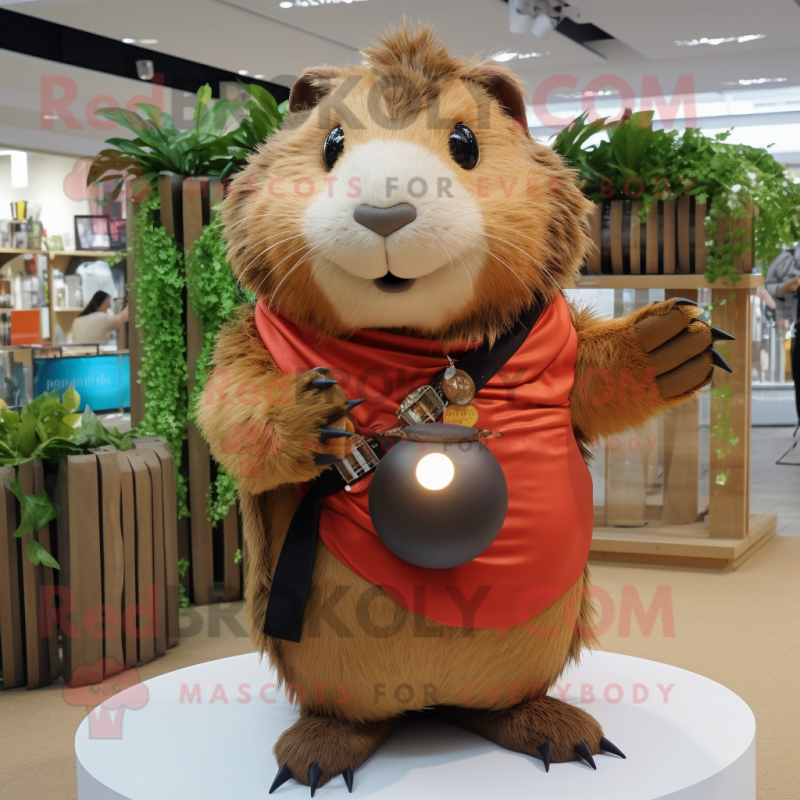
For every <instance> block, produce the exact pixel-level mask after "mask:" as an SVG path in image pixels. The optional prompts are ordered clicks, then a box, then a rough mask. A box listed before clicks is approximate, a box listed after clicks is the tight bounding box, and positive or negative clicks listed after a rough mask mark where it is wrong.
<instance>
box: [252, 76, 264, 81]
mask: <svg viewBox="0 0 800 800" xmlns="http://www.w3.org/2000/svg"><path fill="white" fill-rule="evenodd" d="M253 77H254V78H256V79H257V80H259V81H263V80H264V76H263V75H253Z"/></svg>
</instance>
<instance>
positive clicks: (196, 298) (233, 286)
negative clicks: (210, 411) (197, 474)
mask: <svg viewBox="0 0 800 800" xmlns="http://www.w3.org/2000/svg"><path fill="white" fill-rule="evenodd" d="M186 282H187V289H188V294H189V302H190V303H191V305H192V309H193V310H194V313H195V314H196V315H197V319H198V321H199V322H200V327H201V328H202V330H203V347H202V349H201V351H200V356H199V357H198V359H197V364H196V366H195V375H194V377H195V381H196V383H195V388H194V391H193V394H192V397H191V398H190V405H189V407H190V409H191V412H190V413H191V414H192V419H194V418H195V410H196V406H197V403H198V402H199V401H200V398H201V397H202V396H203V392H204V391H205V387H206V380H207V378H208V367H209V363H210V361H211V355H212V352H213V349H214V339H215V337H216V335H217V331H218V330H219V329H220V327H221V326H222V325H223V323H224V322H225V321H226V320H228V319H229V317H230V316H231V314H233V312H234V310H235V309H236V307H237V306H238V305H239V304H240V303H241V297H240V296H239V292H238V289H237V282H236V278H234V276H233V272H232V270H231V265H230V264H229V263H228V256H227V252H226V247H225V241H224V239H223V238H222V223H221V221H220V220H219V219H215V220H214V221H213V222H211V224H209V225H207V226H206V227H205V228H204V229H203V232H202V234H201V235H200V238H199V239H197V241H196V242H195V243H194V245H193V246H192V249H191V251H190V252H189V255H188V257H187V259H186ZM207 500H208V505H207V510H206V515H207V517H208V519H209V521H210V522H219V520H221V519H222V518H223V517H224V516H225V515H226V514H227V513H228V509H229V508H230V507H231V504H232V503H233V502H234V501H235V500H236V479H235V478H234V477H233V475H231V474H230V473H228V472H226V471H225V469H224V468H223V467H222V465H219V464H218V465H217V474H216V478H215V480H214V481H213V482H212V483H211V484H210V485H209V487H208V494H207Z"/></svg>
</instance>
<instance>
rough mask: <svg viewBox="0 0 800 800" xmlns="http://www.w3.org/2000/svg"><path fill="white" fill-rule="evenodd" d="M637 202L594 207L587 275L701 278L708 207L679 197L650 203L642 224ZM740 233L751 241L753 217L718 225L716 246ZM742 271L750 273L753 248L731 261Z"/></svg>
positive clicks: (604, 204)
mask: <svg viewBox="0 0 800 800" xmlns="http://www.w3.org/2000/svg"><path fill="white" fill-rule="evenodd" d="M641 208H642V203H641V201H640V200H606V201H603V203H601V204H597V205H596V206H595V211H594V214H592V216H591V219H590V221H589V235H590V236H591V239H592V241H593V243H594V245H595V248H594V250H593V252H592V253H591V254H590V256H589V258H588V259H587V262H586V265H585V267H584V269H583V272H584V274H586V275H701V274H703V273H704V272H705V270H706V262H707V256H708V248H707V247H706V232H705V218H706V212H707V204H706V203H698V202H697V201H696V200H695V198H694V197H679V198H677V199H673V200H667V201H664V202H657V203H653V204H652V205H651V206H650V209H649V211H648V213H647V217H646V219H645V221H642V220H641V217H640V211H641ZM732 230H738V231H740V232H741V236H744V237H747V240H749V241H752V235H753V216H752V212H751V213H749V214H748V215H747V216H745V217H741V218H739V219H735V220H726V221H725V222H723V223H720V225H719V226H718V231H717V242H718V243H722V242H724V237H725V234H726V232H729V231H732ZM734 266H735V267H736V269H738V270H739V271H740V272H750V271H751V270H752V268H753V262H752V248H748V249H747V250H746V251H745V252H744V253H743V254H742V255H740V256H737V257H736V258H735V260H734Z"/></svg>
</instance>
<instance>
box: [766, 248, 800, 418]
mask: <svg viewBox="0 0 800 800" xmlns="http://www.w3.org/2000/svg"><path fill="white" fill-rule="evenodd" d="M764 283H765V288H766V290H767V291H768V292H769V293H770V295H771V296H772V297H773V298H774V299H775V310H776V314H777V318H778V320H779V321H780V320H782V319H785V320H787V321H790V323H791V324H792V326H793V327H792V378H794V400H795V405H796V407H797V418H798V424H800V347H798V346H797V290H798V288H800V245H797V246H795V247H794V248H792V249H790V250H785V251H784V252H783V253H781V254H780V255H779V256H778V257H777V258H776V259H775V260H774V261H773V262H772V263H771V264H770V265H769V269H768V270H767V277H766V279H765V281H764Z"/></svg>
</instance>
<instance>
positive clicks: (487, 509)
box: [342, 423, 508, 569]
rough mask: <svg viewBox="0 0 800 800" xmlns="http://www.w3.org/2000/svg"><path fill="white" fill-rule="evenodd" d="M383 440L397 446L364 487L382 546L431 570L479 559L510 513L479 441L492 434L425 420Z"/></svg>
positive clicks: (500, 479) (493, 464)
mask: <svg viewBox="0 0 800 800" xmlns="http://www.w3.org/2000/svg"><path fill="white" fill-rule="evenodd" d="M386 435H387V436H389V437H393V438H395V439H396V441H395V444H394V446H393V447H392V448H391V450H389V452H388V453H386V455H385V456H384V457H383V458H382V459H381V461H380V464H379V465H378V466H377V469H376V470H375V474H374V477H373V478H372V482H371V483H370V485H369V513H370V516H371V517H372V523H373V525H374V526H375V530H376V531H377V533H378V536H380V538H381V540H382V541H383V543H384V544H385V545H386V546H387V547H388V548H389V549H390V550H391V551H392V552H393V553H394V554H395V555H396V556H398V557H399V558H402V559H403V560H404V561H408V562H409V563H411V564H414V565H415V566H418V567H427V568H429V569H450V568H451V567H457V566H459V565H461V564H466V563H467V562H468V561H472V560H473V559H474V558H477V557H478V556H479V555H480V554H481V553H483V551H484V550H486V549H487V548H488V547H489V546H490V545H491V544H492V542H493V541H494V540H495V539H496V538H497V534H498V533H499V532H500V529H501V528H502V526H503V522H504V521H505V518H506V511H507V510H508V487H507V485H506V479H505V475H503V470H502V468H501V467H500V464H499V463H498V461H497V459H496V458H495V457H494V456H493V455H492V453H491V452H490V451H489V449H488V448H487V447H486V446H485V445H484V444H483V443H482V441H481V439H484V438H486V437H487V436H492V435H497V434H492V433H491V432H489V431H477V430H475V429H474V428H464V427H463V426H460V425H445V424H441V423H428V424H425V425H411V426H409V427H407V428H401V429H395V430H393V431H389V432H388V433H387V434H386ZM354 457H356V458H358V457H359V456H358V453H357V451H355V455H354ZM346 461H347V459H346ZM342 466H343V467H344V468H345V469H346V468H347V467H346V465H345V464H343V465H342Z"/></svg>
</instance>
